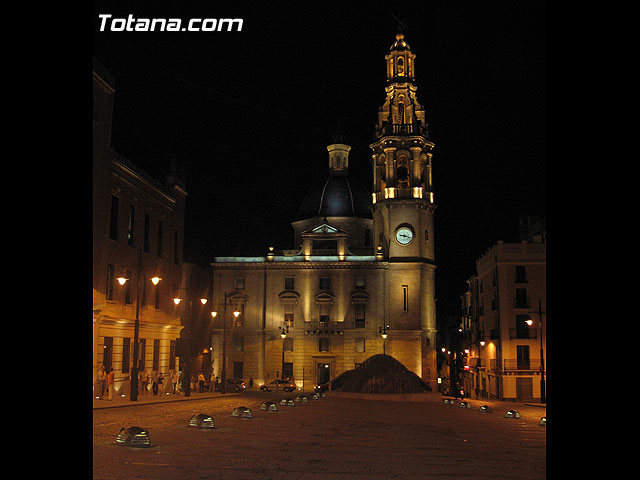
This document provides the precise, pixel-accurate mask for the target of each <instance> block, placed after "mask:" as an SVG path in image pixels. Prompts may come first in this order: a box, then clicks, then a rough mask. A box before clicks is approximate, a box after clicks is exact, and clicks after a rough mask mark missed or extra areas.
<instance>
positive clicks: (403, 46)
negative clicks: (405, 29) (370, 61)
mask: <svg viewBox="0 0 640 480" xmlns="http://www.w3.org/2000/svg"><path fill="white" fill-rule="evenodd" d="M394 50H410V47H409V44H408V43H407V42H405V41H404V35H403V34H401V33H399V34H397V35H396V41H395V42H394V43H393V45H391V48H389V51H390V52H393V51H394Z"/></svg>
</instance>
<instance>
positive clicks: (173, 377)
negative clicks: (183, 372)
mask: <svg viewBox="0 0 640 480" xmlns="http://www.w3.org/2000/svg"><path fill="white" fill-rule="evenodd" d="M179 380H180V376H179V374H178V372H177V371H175V370H171V371H170V372H169V373H168V374H167V376H165V375H164V374H163V373H162V372H157V371H153V372H152V373H150V374H149V373H147V372H144V371H142V372H138V389H139V392H138V393H140V394H142V395H147V394H148V393H149V391H151V394H152V395H156V396H157V395H158V394H160V395H163V394H165V393H167V394H169V393H172V394H178V393H180V385H179ZM114 383H115V373H114V371H113V368H112V367H109V366H107V367H104V366H103V365H100V367H98V377H97V392H96V398H99V399H100V400H103V399H104V397H105V393H106V395H107V400H113V391H114Z"/></svg>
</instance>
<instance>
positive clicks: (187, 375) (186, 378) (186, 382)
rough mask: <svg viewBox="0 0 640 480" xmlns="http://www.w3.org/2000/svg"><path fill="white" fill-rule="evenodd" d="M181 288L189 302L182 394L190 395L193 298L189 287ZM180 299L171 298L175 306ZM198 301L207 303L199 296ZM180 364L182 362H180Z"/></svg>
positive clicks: (203, 303)
mask: <svg viewBox="0 0 640 480" xmlns="http://www.w3.org/2000/svg"><path fill="white" fill-rule="evenodd" d="M181 290H186V291H187V297H188V303H189V313H188V315H187V318H188V320H187V323H188V324H187V325H185V326H186V327H187V328H186V329H185V331H186V333H187V338H186V339H185V340H186V344H187V348H186V350H187V351H186V354H187V355H186V356H187V361H186V362H185V364H184V365H183V366H182V391H183V392H184V396H185V397H190V396H191V327H192V326H193V318H192V313H193V298H192V297H191V295H189V289H188V288H181ZM181 301H182V298H180V297H178V296H176V297H175V298H174V299H173V303H175V304H176V306H178V305H179V304H180V302H181ZM200 303H201V304H202V305H203V306H204V305H205V304H206V303H207V299H206V298H204V297H202V298H200ZM180 363H181V364H182V362H180Z"/></svg>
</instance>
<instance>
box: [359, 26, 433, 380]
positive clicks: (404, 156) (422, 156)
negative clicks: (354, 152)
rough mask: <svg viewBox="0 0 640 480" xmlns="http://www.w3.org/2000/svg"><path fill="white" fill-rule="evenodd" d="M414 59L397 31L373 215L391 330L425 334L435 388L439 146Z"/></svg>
mask: <svg viewBox="0 0 640 480" xmlns="http://www.w3.org/2000/svg"><path fill="white" fill-rule="evenodd" d="M415 58H416V55H415V54H414V53H413V52H412V51H411V48H410V47H409V45H408V44H407V42H406V41H405V40H404V35H403V34H402V33H398V34H397V35H396V41H395V42H394V43H393V45H391V48H390V49H389V53H388V54H387V55H386V56H385V60H386V74H387V85H386V87H385V92H386V98H385V100H384V103H383V104H382V106H381V107H380V108H379V111H378V119H377V124H376V129H375V141H374V142H373V143H372V144H371V145H370V148H371V151H372V153H371V164H372V168H373V188H372V191H373V193H372V202H373V205H372V211H373V224H374V242H375V245H376V246H378V247H381V249H382V252H383V255H384V259H385V260H386V261H387V262H388V266H389V267H388V271H387V276H388V279H387V281H386V289H387V295H386V296H385V298H386V299H387V300H386V301H387V302H388V306H387V307H386V309H385V316H386V317H387V318H388V319H389V321H390V322H391V328H392V332H393V331H394V330H395V331H396V332H399V330H404V334H405V336H406V335H409V332H410V331H413V332H414V333H416V334H418V333H419V335H420V337H421V352H419V353H417V354H419V355H420V357H421V369H422V375H421V376H422V379H423V380H424V381H427V382H428V383H429V384H430V385H431V386H432V388H433V389H434V391H435V386H436V384H435V378H436V377H437V372H436V360H435V350H434V349H435V333H436V328H435V268H436V265H435V257H434V243H433V242H434V228H433V213H434V211H435V208H436V205H435V203H434V193H433V180H432V150H433V147H434V143H433V142H432V141H431V140H430V139H429V130H428V124H427V121H426V118H425V110H424V107H423V106H422V105H421V104H420V102H419V101H418V98H417V96H416V91H417V86H416V85H415ZM394 324H397V326H396V328H395V329H394ZM391 336H392V335H391V334H390V337H391ZM407 355H408V354H407ZM398 359H399V360H400V361H402V359H401V358H398Z"/></svg>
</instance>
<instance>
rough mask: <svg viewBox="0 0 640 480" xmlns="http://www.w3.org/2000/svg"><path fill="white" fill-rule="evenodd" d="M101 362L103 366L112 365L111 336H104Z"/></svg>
mask: <svg viewBox="0 0 640 480" xmlns="http://www.w3.org/2000/svg"><path fill="white" fill-rule="evenodd" d="M102 364H103V365H104V366H105V368H106V367H111V366H112V365H113V337H104V349H103V353H102Z"/></svg>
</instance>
